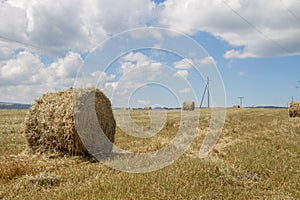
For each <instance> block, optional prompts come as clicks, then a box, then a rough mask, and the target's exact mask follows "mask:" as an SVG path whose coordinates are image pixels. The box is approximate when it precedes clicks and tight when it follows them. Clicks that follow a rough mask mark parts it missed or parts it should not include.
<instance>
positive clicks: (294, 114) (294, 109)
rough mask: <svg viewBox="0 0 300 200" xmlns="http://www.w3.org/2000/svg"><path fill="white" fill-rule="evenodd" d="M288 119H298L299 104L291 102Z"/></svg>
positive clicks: (299, 113)
mask: <svg viewBox="0 0 300 200" xmlns="http://www.w3.org/2000/svg"><path fill="white" fill-rule="evenodd" d="M289 116H290V117H300V102H291V103H290V108H289Z"/></svg>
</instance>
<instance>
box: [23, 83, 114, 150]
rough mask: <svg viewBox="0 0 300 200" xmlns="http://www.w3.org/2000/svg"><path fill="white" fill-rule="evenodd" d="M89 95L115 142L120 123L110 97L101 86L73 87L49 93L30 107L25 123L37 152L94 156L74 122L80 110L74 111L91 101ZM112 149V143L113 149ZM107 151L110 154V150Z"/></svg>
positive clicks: (26, 131)
mask: <svg viewBox="0 0 300 200" xmlns="http://www.w3.org/2000/svg"><path fill="white" fill-rule="evenodd" d="M87 96H89V97H92V98H90V99H92V101H93V103H92V104H90V105H92V106H93V108H92V109H95V113H96V115H97V119H98V122H99V124H100V127H101V128H102V130H103V132H104V134H105V135H106V136H107V138H108V139H109V140H110V141H111V142H112V143H113V142H114V135H115V127H116V122H115V119H114V117H113V113H112V108H111V103H110V100H109V99H108V98H107V97H106V96H105V95H104V94H103V93H102V92H101V91H100V90H98V89H92V88H89V89H72V88H70V89H68V90H66V91H64V92H56V93H46V94H44V95H43V96H42V97H40V98H39V99H37V100H36V101H35V102H34V104H33V105H32V107H31V108H30V110H29V113H28V115H27V117H26V119H25V122H24V133H25V136H26V139H27V141H28V145H29V147H30V148H31V149H32V150H33V152H39V153H44V152H45V153H53V152H58V153H63V154H71V155H90V152H89V151H88V150H87V149H86V148H85V146H84V145H83V142H82V137H81V138H80V137H79V135H78V134H77V131H76V126H75V123H74V120H75V119H74V118H75V117H74V113H76V112H74V110H73V109H74V105H75V106H76V109H78V107H80V105H85V104H87V102H86V99H87ZM73 100H74V102H75V104H73ZM89 103H90V102H89ZM79 109H80V108H79ZM85 134H89V132H87V133H85ZM111 149H112V145H111V147H110V149H109V151H111ZM105 151H106V153H107V149H106V150H105Z"/></svg>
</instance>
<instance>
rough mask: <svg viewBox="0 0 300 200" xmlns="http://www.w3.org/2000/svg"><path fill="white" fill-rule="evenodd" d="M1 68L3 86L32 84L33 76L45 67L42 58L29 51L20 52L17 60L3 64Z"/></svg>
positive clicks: (0, 80)
mask: <svg viewBox="0 0 300 200" xmlns="http://www.w3.org/2000/svg"><path fill="white" fill-rule="evenodd" d="M1 65H2V66H0V82H1V85H2V86H3V85H18V84H30V83H32V82H34V79H33V76H35V75H36V74H37V73H39V70H40V69H41V68H42V67H44V64H43V63H42V62H41V60H40V58H39V57H38V56H37V55H34V54H32V53H30V52H27V51H22V52H19V53H18V54H17V55H16V56H15V58H12V59H9V60H7V61H5V62H2V64H1Z"/></svg>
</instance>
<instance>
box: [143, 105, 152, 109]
mask: <svg viewBox="0 0 300 200" xmlns="http://www.w3.org/2000/svg"><path fill="white" fill-rule="evenodd" d="M151 109H152V108H151V107H149V106H148V107H147V106H146V107H144V110H151Z"/></svg>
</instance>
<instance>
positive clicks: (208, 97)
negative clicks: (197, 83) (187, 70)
mask: <svg viewBox="0 0 300 200" xmlns="http://www.w3.org/2000/svg"><path fill="white" fill-rule="evenodd" d="M209 81H211V80H210V79H209V77H207V81H206V84H205V88H204V92H203V95H202V99H201V102H200V108H201V107H202V104H203V100H204V97H205V93H206V91H207V107H208V108H210V93H209Z"/></svg>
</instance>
